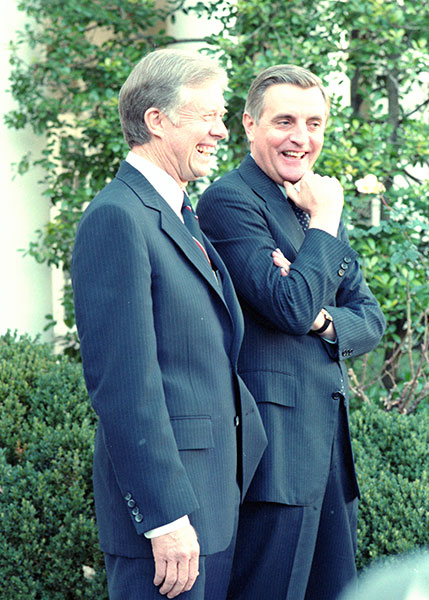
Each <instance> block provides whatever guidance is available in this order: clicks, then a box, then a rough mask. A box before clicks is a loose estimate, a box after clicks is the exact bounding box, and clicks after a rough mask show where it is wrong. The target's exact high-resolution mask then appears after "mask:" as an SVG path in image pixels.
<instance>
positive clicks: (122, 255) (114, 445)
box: [72, 162, 266, 557]
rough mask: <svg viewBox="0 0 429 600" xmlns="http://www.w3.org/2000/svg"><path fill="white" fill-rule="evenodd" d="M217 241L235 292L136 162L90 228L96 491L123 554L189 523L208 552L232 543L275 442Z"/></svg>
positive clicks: (79, 295) (89, 353) (80, 243)
mask: <svg viewBox="0 0 429 600" xmlns="http://www.w3.org/2000/svg"><path fill="white" fill-rule="evenodd" d="M206 244H207V251H208V254H209V256H210V258H211V260H212V263H213V264H214V265H215V266H216V268H217V269H218V273H219V279H220V280H221V285H219V284H218V282H217V280H216V278H215V276H214V274H213V271H212V269H211V267H210V265H209V263H208V261H207V259H206V258H205V256H204V254H203V253H202V251H201V250H200V249H199V248H198V247H197V245H196V244H195V242H194V240H193V239H192V237H191V235H190V233H189V232H188V231H187V229H186V228H185V226H184V225H183V224H182V223H181V222H180V220H179V219H178V218H177V216H176V215H175V214H174V212H173V211H172V209H171V208H170V207H169V206H168V204H167V203H166V202H165V201H164V200H163V199H162V197H161V196H159V195H158V193H157V192H156V191H155V190H154V188H153V187H152V186H151V185H150V184H149V182H148V181H147V180H146V179H145V178H144V177H143V175H141V174H140V173H139V172H138V171H137V170H136V169H134V167H132V166H131V165H129V164H128V163H126V162H124V163H122V165H121V167H120V169H119V171H118V173H117V176H116V177H115V179H114V180H113V181H112V182H111V183H109V184H108V185H107V186H106V187H105V188H104V190H103V191H102V192H100V194H99V195H98V196H97V197H96V198H95V199H94V200H93V201H92V202H91V204H90V206H89V207H88V209H87V210H86V211H85V213H84V215H83V217H82V219H81V221H80V224H79V227H78V231H77V235H76V241H75V246H74V250H73V263H72V281H73V288H74V299H75V309H76V322H77V326H78V331H79V336H80V340H81V354H82V361H83V368H84V375H85V380H86V384H87V388H88V392H89V395H90V398H91V401H92V404H93V407H94V409H95V411H96V412H97V414H98V416H99V427H98V430H97V436H96V443H95V452H94V473H93V474H94V492H95V502H96V512H97V521H98V528H99V534H100V543H101V548H102V550H103V551H105V552H108V553H110V554H118V555H123V556H130V557H137V556H140V557H142V556H148V557H149V556H151V555H152V553H151V544H150V542H149V541H148V540H146V538H145V537H144V535H142V534H143V533H144V532H145V531H148V530H150V529H153V528H154V527H158V526H160V525H163V524H165V523H169V522H171V521H173V520H175V519H177V518H179V517H180V516H182V515H184V514H188V515H189V516H190V520H191V523H192V524H193V525H194V527H195V528H196V530H197V532H198V535H199V541H200V546H201V552H202V554H210V553H213V552H218V551H220V550H222V549H224V548H225V547H227V546H228V545H229V543H230V540H231V536H232V531H233V525H234V516H235V513H234V509H235V507H236V504H237V496H238V494H237V484H236V474H237V462H238V463H239V464H240V465H241V467H242V470H241V479H242V492H243V493H244V492H245V491H246V490H247V488H248V486H249V483H250V480H251V478H252V475H253V473H254V471H255V469H256V466H257V464H258V462H259V459H260V457H261V454H262V452H263V450H264V448H265V446H266V437H265V433H264V431H263V427H262V423H261V420H260V416H259V413H258V410H257V408H256V404H255V402H254V400H253V398H252V396H251V395H250V393H249V392H248V390H247V388H246V387H245V385H244V384H243V382H242V381H241V379H240V378H239V377H238V376H237V358H238V353H239V349H240V345H241V342H242V337H243V319H242V314H241V310H240V307H239V304H238V301H237V299H236V296H235V293H234V290H233V286H232V283H231V280H230V278H229V276H228V274H227V272H226V269H225V267H224V265H223V263H222V261H221V259H220V258H219V256H218V255H217V253H216V251H215V250H214V249H213V248H212V246H211V244H210V242H209V241H208V240H206ZM237 413H238V414H240V415H241V416H242V418H241V426H240V433H241V437H242V447H241V450H240V452H241V453H240V456H239V457H237V428H236V424H235V423H236V422H235V416H236V414H237Z"/></svg>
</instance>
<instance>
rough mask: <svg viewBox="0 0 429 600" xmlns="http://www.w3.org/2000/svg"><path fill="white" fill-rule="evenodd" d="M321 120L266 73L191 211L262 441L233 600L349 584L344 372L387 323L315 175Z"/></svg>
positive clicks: (307, 86)
mask: <svg viewBox="0 0 429 600" xmlns="http://www.w3.org/2000/svg"><path fill="white" fill-rule="evenodd" d="M328 115H329V98H328V95H327V93H326V91H325V89H324V87H323V85H322V83H321V81H320V79H319V78H318V77H316V76H315V75H313V74H312V73H311V72H309V71H307V70H306V69H303V68H300V67H297V66H294V65H277V66H273V67H270V68H268V69H266V70H264V71H263V72H262V73H260V74H259V75H258V76H257V77H256V79H255V80H254V82H253V83H252V85H251V87H250V90H249V94H248V98H247V103H246V107H245V111H244V115H243V125H244V128H245V131H246V134H247V138H248V140H249V142H250V152H251V153H250V154H249V155H248V156H246V157H245V159H244V161H243V162H242V164H241V165H240V166H239V168H238V169H236V170H234V171H232V172H230V173H228V174H227V175H225V176H223V177H221V178H220V179H219V180H218V181H216V182H215V183H213V184H212V185H211V186H210V187H209V188H208V190H206V191H205V192H204V194H203V196H202V197H201V200H200V202H199V204H198V209H197V212H198V215H199V217H200V223H201V227H202V229H203V230H204V231H205V233H206V234H207V235H208V237H209V238H210V239H211V241H212V242H213V244H214V246H215V247H216V249H217V250H218V252H219V254H220V255H221V256H222V258H223V260H224V261H225V264H226V265H227V268H228V270H229V272H230V274H231V277H232V279H233V282H234V285H235V288H236V291H237V294H238V296H239V299H240V301H241V305H242V308H243V312H244V318H245V336H244V342H243V346H242V350H241V354H240V358H239V373H240V374H241V376H242V377H243V379H244V381H245V382H246V384H247V385H248V387H249V389H250V391H251V392H252V393H253V395H254V397H255V399H256V401H257V403H258V407H259V410H260V413H261V416H262V420H263V422H264V425H265V430H266V432H267V437H268V448H267V450H266V452H265V454H264V456H263V458H262V461H261V463H260V465H259V467H258V469H257V472H256V475H255V478H254V479H253V481H252V484H251V486H250V488H249V491H248V492H247V496H246V498H245V502H244V504H243V506H242V508H241V509H240V519H239V528H238V535H237V545H236V556H235V559H234V566H233V572H232V577H231V584H230V588H229V593H228V598H230V599H234V600H238V599H240V600H261V598H269V600H334V599H335V598H336V597H337V595H338V593H339V592H340V591H341V589H342V588H343V587H344V585H345V584H347V582H349V581H350V580H353V579H355V576H356V568H355V560H354V559H355V551H356V511H357V498H358V494H359V492H358V486H357V482H356V477H355V472H354V466H353V457H352V450H351V444H350V436H349V429H348V393H347V367H346V364H345V359H346V358H348V357H350V356H353V357H354V356H358V355H359V354H362V353H364V352H368V351H369V350H371V349H372V348H374V347H375V346H376V344H377V343H378V341H379V340H380V338H381V335H382V333H383V330H384V325H385V323H384V317H383V315H382V313H381V311H380V308H379V306H378V303H377V301H376V299H375V298H374V296H373V295H372V294H371V292H370V291H369V289H368V287H367V285H366V284H365V282H364V280H363V277H362V273H361V271H360V268H359V263H358V257H357V253H356V252H355V251H354V250H352V248H351V247H350V244H349V242H348V238H347V234H346V230H345V226H344V224H343V222H342V221H341V213H342V208H343V191H342V187H341V185H340V183H339V181H338V180H337V179H336V178H332V177H321V176H320V175H317V174H315V173H313V171H312V168H313V166H314V164H315V162H316V160H317V158H318V156H319V154H320V152H321V150H322V146H323V136H324V131H325V127H326V123H327V120H328ZM267 590H269V592H267Z"/></svg>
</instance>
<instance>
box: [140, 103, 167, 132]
mask: <svg viewBox="0 0 429 600" xmlns="http://www.w3.org/2000/svg"><path fill="white" fill-rule="evenodd" d="M143 118H144V121H145V123H146V127H147V128H148V129H149V131H150V133H151V135H153V136H155V137H164V124H165V119H166V115H164V113H162V112H161V111H160V110H159V108H156V107H155V106H151V107H150V108H148V109H147V111H146V112H145V114H144V117H143Z"/></svg>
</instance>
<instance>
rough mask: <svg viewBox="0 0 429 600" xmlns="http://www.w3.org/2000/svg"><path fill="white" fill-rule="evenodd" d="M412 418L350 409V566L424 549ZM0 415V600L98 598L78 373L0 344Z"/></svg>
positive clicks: (42, 355)
mask: <svg viewBox="0 0 429 600" xmlns="http://www.w3.org/2000/svg"><path fill="white" fill-rule="evenodd" d="M419 408H420V410H418V411H416V412H415V413H413V414H410V415H407V416H405V415H400V414H398V413H396V412H394V411H393V412H391V413H386V412H385V411H384V410H383V409H382V408H378V407H377V406H375V405H374V404H371V405H367V404H362V405H360V406H357V404H356V405H354V407H353V410H352V414H351V428H352V436H353V438H354V447H355V457H356V464H357V470H358V475H359V481H360V486H361V492H362V501H361V503H360V514H359V551H358V559H357V562H358V567H359V568H362V567H364V566H365V565H367V564H368V563H369V562H371V561H372V560H373V559H375V558H379V557H382V556H386V555H392V554H398V553H401V552H403V551H406V550H411V549H415V548H417V547H420V546H424V545H425V544H428V543H429V539H428V532H427V529H425V527H426V523H427V510H428V488H427V471H426V470H425V467H426V468H427V425H426V423H427V406H424V407H423V406H421V407H419ZM0 411H1V413H0V415H1V416H0V522H1V527H2V535H1V536H0V581H1V582H2V583H3V585H1V586H0V600H10V599H11V598H14V599H15V598H18V599H21V598H23V599H24V598H25V600H68V599H70V600H72V599H73V600H75V599H77V598H83V599H85V598H86V599H88V600H106V599H107V591H106V583H105V572H104V563H103V556H102V554H101V552H100V551H99V549H98V539H97V528H96V523H95V516H94V506H93V494H92V481H91V468H92V447H93V439H94V432H95V424H96V417H95V415H94V413H93V411H92V408H91V406H90V402H89V400H88V397H87V393H86V390H85V386H84V383H83V378H82V374H81V367H80V365H79V364H75V363H72V362H70V361H69V360H68V359H67V358H66V357H63V356H56V355H54V354H53V353H52V351H51V349H50V347H49V346H46V345H42V344H39V343H35V342H34V341H32V340H31V339H30V338H28V337H27V336H24V337H21V338H17V336H16V335H11V334H10V333H7V334H6V335H4V336H3V337H0ZM425 417H426V419H425ZM84 565H86V566H88V567H91V568H93V569H94V570H95V575H94V576H93V577H92V578H91V579H86V578H85V577H84V576H83V569H82V567H83V566H84Z"/></svg>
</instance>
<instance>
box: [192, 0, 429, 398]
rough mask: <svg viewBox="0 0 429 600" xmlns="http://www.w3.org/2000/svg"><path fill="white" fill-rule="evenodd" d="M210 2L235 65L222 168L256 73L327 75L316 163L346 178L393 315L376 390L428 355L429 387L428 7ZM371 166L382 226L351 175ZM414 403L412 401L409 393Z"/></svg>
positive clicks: (371, 271)
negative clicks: (406, 363) (326, 111)
mask: <svg viewBox="0 0 429 600" xmlns="http://www.w3.org/2000/svg"><path fill="white" fill-rule="evenodd" d="M220 6H222V9H220ZM196 10H198V11H201V12H204V11H205V10H206V8H205V5H204V4H203V3H197V5H196ZM213 10H222V11H223V12H222V15H223V16H222V21H223V24H224V30H223V31H222V32H221V33H220V34H219V35H218V36H215V37H214V38H212V40H211V42H212V47H213V51H214V52H216V53H218V52H219V50H220V53H221V56H222V57H223V61H224V63H225V65H226V67H227V69H228V70H229V73H230V92H229V94H228V109H229V114H228V121H227V125H228V127H229V130H230V137H229V140H228V145H227V148H225V151H224V154H223V161H222V163H221V165H220V169H219V173H222V172H225V171H228V170H230V169H232V168H234V167H236V166H237V165H238V164H239V163H240V162H241V160H242V158H243V156H244V154H245V153H246V151H247V142H246V139H245V134H244V131H243V127H242V124H241V115H242V112H243V108H244V102H245V98H246V95H247V90H248V88H249V85H250V82H251V81H252V80H253V78H254V77H255V75H256V74H257V73H258V72H259V71H261V70H262V69H264V68H266V67H268V66H271V65H274V64H278V63H294V64H298V65H301V66H303V67H306V68H308V69H310V70H311V71H313V72H314V73H316V74H317V75H319V76H320V77H321V79H322V80H323V81H324V82H325V84H327V85H328V87H329V89H330V90H331V94H332V109H331V117H330V120H329V122H328V127H327V131H326V139H325V145H324V149H323V152H322V154H321V156H320V158H319V160H318V163H317V165H316V168H317V171H318V172H320V173H322V174H324V175H330V176H336V177H337V178H339V179H340V181H341V183H342V185H343V187H344V192H345V211H344V214H345V219H346V222H347V224H348V228H349V235H350V238H351V243H352V245H353V247H354V248H355V250H357V252H359V254H360V256H361V261H362V266H363V269H364V272H365V276H366V279H367V281H368V283H369V285H370V287H371V289H372V291H373V292H374V293H375V295H376V297H377V299H378V300H379V302H380V304H381V306H382V309H383V311H384V313H385V315H386V319H387V323H388V326H387V330H386V334H385V336H384V343H383V345H382V346H380V348H379V350H378V352H379V353H381V354H382V361H381V363H382V368H381V371H380V377H379V378H378V379H376V380H375V382H374V389H373V390H372V393H374V394H375V393H378V394H380V382H382V384H383V385H384V387H385V388H386V390H387V393H390V391H392V390H393V388H395V390H394V391H395V394H396V392H397V391H398V390H397V389H396V387H395V386H397V385H399V387H400V388H401V390H400V391H399V392H398V394H399V396H400V395H401V394H402V388H403V386H404V385H406V384H407V383H408V381H409V379H408V378H409V377H413V373H415V372H416V371H417V370H418V369H419V362H420V359H419V356H421V355H422V354H423V356H424V363H423V365H422V367H421V369H420V371H419V372H420V378H421V379H423V387H421V388H420V390H417V388H414V392H413V393H414V396H415V397H424V393H423V394H422V391H423V390H425V387H424V386H425V384H426V383H427V381H428V377H429V361H428V358H427V349H428V345H427V340H428V330H427V320H426V317H427V298H428V297H427V281H428V278H429V250H428V248H429V245H428V239H429V219H428V212H427V206H426V202H427V195H428V183H427V181H424V176H423V174H424V170H423V169H424V167H425V166H426V168H427V157H428V152H427V138H428V133H429V132H428V125H427V122H425V120H424V119H423V118H422V116H423V112H424V109H425V108H426V107H427V105H428V103H429V100H428V99H427V98H425V96H424V93H425V83H424V82H425V79H424V77H425V75H424V73H425V63H426V60H427V54H426V52H427V36H426V31H427V26H428V14H427V12H426V11H425V8H424V7H423V6H422V5H419V4H416V3H415V2H413V1H412V0H404V1H401V2H399V1H397V0H389V1H388V2H386V1H383V0H363V1H362V0H349V1H348V2H341V1H339V2H330V1H323V0H322V1H321V2H313V1H312V0H288V2H268V1H262V2H261V0H238V1H237V2H226V3H216V4H215V5H214V6H213ZM339 84H342V85H339ZM370 173H371V174H374V175H376V176H377V177H378V179H379V180H380V181H381V182H383V183H384V185H385V188H386V192H385V193H384V195H383V197H382V201H381V209H380V216H381V221H380V224H379V225H378V224H376V225H373V224H372V221H371V207H372V204H373V202H374V200H375V197H374V195H373V194H362V193H358V191H357V189H356V185H355V182H356V181H357V180H359V179H361V178H363V177H364V176H365V175H367V174H370ZM217 175H218V174H216V176H217ZM410 298H412V302H411V303H410ZM409 327H411V334H412V335H408V337H407V333H409ZM406 337H407V340H406V339H405V338H406ZM410 344H411V346H410ZM404 353H409V356H412V357H413V361H417V362H412V363H411V364H410V368H409V370H408V372H407V371H406V370H404V369H401V368H400V365H401V362H402V363H403V356H404ZM366 360H367V358H363V359H360V361H357V363H356V362H355V363H354V366H355V368H357V369H358V370H362V369H363V367H362V361H366ZM376 362H380V361H379V360H378V359H377V360H376ZM359 363H360V364H359ZM366 391H367V392H368V393H371V391H370V390H366ZM398 394H397V395H398ZM408 404H409V406H412V405H414V398H412V399H410V402H409V403H408Z"/></svg>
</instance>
